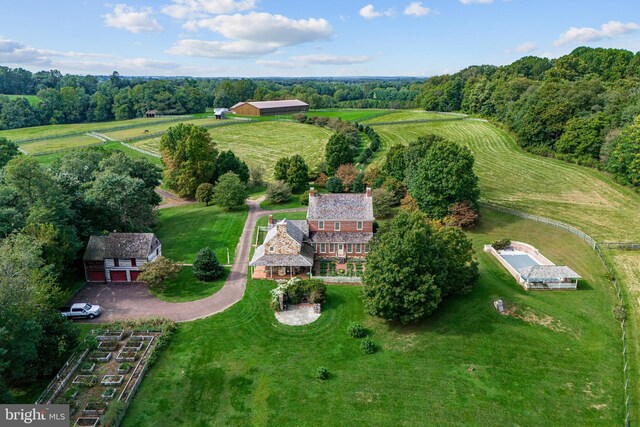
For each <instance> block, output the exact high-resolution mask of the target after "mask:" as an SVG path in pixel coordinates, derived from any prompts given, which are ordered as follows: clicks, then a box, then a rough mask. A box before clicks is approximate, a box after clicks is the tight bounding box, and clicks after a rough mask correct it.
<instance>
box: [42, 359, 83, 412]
mask: <svg viewBox="0 0 640 427" xmlns="http://www.w3.org/2000/svg"><path fill="white" fill-rule="evenodd" d="M87 353H89V349H88V348H87V349H86V350H85V351H84V352H83V353H82V354H80V355H78V354H77V353H74V354H72V355H71V357H70V358H69V360H67V361H66V362H65V364H64V365H63V366H62V368H60V370H59V371H58V373H57V374H56V376H55V377H53V379H52V380H51V382H50V383H49V385H48V386H47V388H46V389H44V391H43V392H42V394H41V395H40V397H38V400H36V404H49V403H51V402H53V401H54V400H55V399H56V397H58V395H59V394H60V392H61V391H62V390H63V389H64V388H65V386H66V385H67V383H68V382H69V380H70V379H71V376H72V375H73V374H74V373H75V372H76V369H78V366H80V364H81V363H82V361H83V360H84V359H85V357H86V356H87ZM56 385H57V387H55V386H56ZM54 387H55V389H54Z"/></svg>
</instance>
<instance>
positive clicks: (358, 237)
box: [309, 231, 373, 243]
mask: <svg viewBox="0 0 640 427" xmlns="http://www.w3.org/2000/svg"><path fill="white" fill-rule="evenodd" d="M372 237H373V233H365V232H357V233H346V232H340V231H338V232H333V231H318V232H316V233H311V236H309V243H367V242H368V241H369V240H371V238H372Z"/></svg>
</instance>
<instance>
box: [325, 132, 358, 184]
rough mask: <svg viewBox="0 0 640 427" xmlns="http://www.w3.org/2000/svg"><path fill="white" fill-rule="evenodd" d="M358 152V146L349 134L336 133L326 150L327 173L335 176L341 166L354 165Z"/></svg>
mask: <svg viewBox="0 0 640 427" xmlns="http://www.w3.org/2000/svg"><path fill="white" fill-rule="evenodd" d="M356 151H357V146H356V144H355V143H354V140H353V138H350V137H349V136H348V135H347V134H343V133H335V134H333V135H331V138H329V141H328V142H327V146H326V148H325V160H326V161H327V172H329V173H330V174H334V173H336V171H337V170H338V168H339V167H340V165H346V164H348V163H353V159H354V157H355V154H356Z"/></svg>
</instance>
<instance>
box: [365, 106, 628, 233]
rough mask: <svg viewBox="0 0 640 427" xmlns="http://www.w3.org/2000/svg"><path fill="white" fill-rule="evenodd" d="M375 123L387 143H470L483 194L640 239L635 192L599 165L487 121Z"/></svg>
mask: <svg viewBox="0 0 640 427" xmlns="http://www.w3.org/2000/svg"><path fill="white" fill-rule="evenodd" d="M426 115H429V116H430V114H426ZM385 117H387V118H388V117H390V116H385ZM375 129H376V131H377V132H378V134H380V136H381V137H382V139H383V141H384V145H385V146H388V145H393V144H407V143H409V142H410V141H414V140H415V139H417V138H418V137H420V136H423V135H426V134H430V133H431V134H437V135H441V136H443V137H445V138H447V139H449V140H451V141H455V142H458V143H460V144H463V145H466V146H467V147H469V148H470V149H471V150H472V151H473V154H474V155H475V159H476V163H475V171H476V174H477V175H478V177H479V178H480V181H479V184H480V189H481V198H482V199H483V200H486V201H490V202H494V203H497V204H500V205H503V206H508V207H512V208H515V209H519V210H523V211H526V212H529V213H534V214H538V215H542V216H546V217H550V218H554V219H557V220H560V221H564V222H567V223H569V224H571V225H574V226H576V227H578V228H580V229H582V230H583V231H584V232H586V233H588V234H590V235H591V236H592V237H593V238H595V239H596V240H598V241H602V240H609V241H640V214H639V213H640V195H639V194H638V193H637V192H635V191H634V190H633V189H631V188H628V187H624V186H621V185H619V184H617V183H615V182H614V181H613V180H612V179H611V178H610V177H609V176H608V175H606V174H604V173H602V172H600V171H597V170H595V169H590V168H586V167H582V166H578V165H573V164H569V163H566V162H563V161H560V160H555V159H550V158H546V157H540V156H536V155H533V154H528V153H526V152H524V151H523V150H522V149H520V148H519V147H518V146H517V145H516V143H515V141H514V140H513V138H512V136H511V135H510V134H508V133H507V132H505V131H503V130H500V129H498V128H496V127H495V126H493V125H491V124H489V123H486V122H482V121H477V120H452V121H438V122H430V123H412V124H398V125H383V126H376V127H375Z"/></svg>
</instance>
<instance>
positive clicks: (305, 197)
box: [300, 191, 309, 206]
mask: <svg viewBox="0 0 640 427" xmlns="http://www.w3.org/2000/svg"><path fill="white" fill-rule="evenodd" d="M300 204H301V205H302V206H307V205H308V204H309V191H305V192H304V193H302V194H301V195H300Z"/></svg>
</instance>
